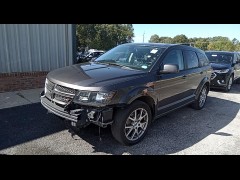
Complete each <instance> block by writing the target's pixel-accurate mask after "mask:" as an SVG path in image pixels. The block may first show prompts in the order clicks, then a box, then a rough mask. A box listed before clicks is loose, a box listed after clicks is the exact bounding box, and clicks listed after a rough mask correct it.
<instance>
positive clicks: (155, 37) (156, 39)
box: [149, 34, 160, 43]
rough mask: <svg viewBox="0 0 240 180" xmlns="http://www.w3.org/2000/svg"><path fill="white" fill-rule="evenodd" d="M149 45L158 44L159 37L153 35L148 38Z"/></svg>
mask: <svg viewBox="0 0 240 180" xmlns="http://www.w3.org/2000/svg"><path fill="white" fill-rule="evenodd" d="M149 42H150V43H159V42H160V41H159V36H158V35H157V34H154V35H152V36H151V37H150V40H149Z"/></svg>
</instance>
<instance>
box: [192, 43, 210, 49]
mask: <svg viewBox="0 0 240 180" xmlns="http://www.w3.org/2000/svg"><path fill="white" fill-rule="evenodd" d="M208 45H209V42H205V41H196V42H195V43H194V46H195V47H196V48H199V49H202V50H203V51H206V50H207V49H208Z"/></svg>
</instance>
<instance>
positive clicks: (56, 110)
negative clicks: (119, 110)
mask: <svg viewBox="0 0 240 180" xmlns="http://www.w3.org/2000/svg"><path fill="white" fill-rule="evenodd" d="M41 104H42V105H43V106H44V107H45V108H46V109H47V110H48V111H50V112H51V113H53V114H55V115H57V116H60V117H62V118H64V119H66V120H69V121H72V122H74V124H76V126H78V127H85V126H86V125H88V124H90V123H94V124H96V125H98V126H101V127H105V126H107V125H108V124H111V123H112V117H113V108H110V107H105V108H94V107H79V105H77V104H72V105H71V108H70V109H68V110H66V108H65V107H64V106H63V105H61V104H58V103H56V102H54V101H52V100H51V99H49V98H47V97H46V96H45V95H42V96H41Z"/></svg>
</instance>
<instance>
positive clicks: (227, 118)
mask: <svg viewBox="0 0 240 180" xmlns="http://www.w3.org/2000/svg"><path fill="white" fill-rule="evenodd" d="M239 108H240V104H239V103H236V102H232V101H229V100H223V99H219V98H215V97H208V101H207V103H206V105H205V107H204V108H203V109H202V110H200V111H198V110H193V109H191V108H190V107H188V106H187V107H183V108H181V109H179V110H176V111H175V112H173V113H170V114H168V115H166V116H164V117H161V118H159V119H158V120H156V121H154V122H153V123H152V125H151V126H150V129H149V131H148V133H147V135H146V137H145V138H144V140H143V141H142V142H140V143H138V144H136V145H134V146H130V147H128V146H123V145H121V144H120V143H118V142H117V141H116V140H115V139H114V138H113V136H112V135H111V129H110V127H108V128H105V129H102V128H101V129H100V130H101V131H100V137H99V128H98V127H97V126H94V125H90V126H88V127H86V128H85V129H81V131H80V132H78V133H77V134H76V136H79V137H80V138H81V139H83V140H85V141H86V142H88V143H90V144H91V145H92V146H93V149H94V152H93V153H97V152H104V153H109V154H115V155H120V154H135V155H141V154H150V155H151V154H172V153H177V152H179V151H181V150H184V149H186V148H188V147H191V146H193V145H194V144H196V143H198V142H199V141H201V140H202V139H204V138H206V137H207V136H209V135H211V134H215V135H218V136H231V134H229V133H225V132H222V131H220V132H217V131H219V130H220V129H222V128H223V127H225V126H226V125H228V124H229V123H230V122H231V121H232V120H233V119H234V118H235V116H236V115H237V113H238V111H239ZM73 133H75V132H73Z"/></svg>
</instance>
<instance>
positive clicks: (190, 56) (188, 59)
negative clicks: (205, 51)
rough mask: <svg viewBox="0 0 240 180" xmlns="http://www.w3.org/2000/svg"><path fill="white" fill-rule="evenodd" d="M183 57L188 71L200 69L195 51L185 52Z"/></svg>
mask: <svg viewBox="0 0 240 180" xmlns="http://www.w3.org/2000/svg"><path fill="white" fill-rule="evenodd" d="M183 56H184V60H185V63H186V65H187V68H188V69H192V68H196V67H198V65H199V63H198V57H197V54H196V53H195V52H194V51H186V50H185V51H183Z"/></svg>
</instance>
